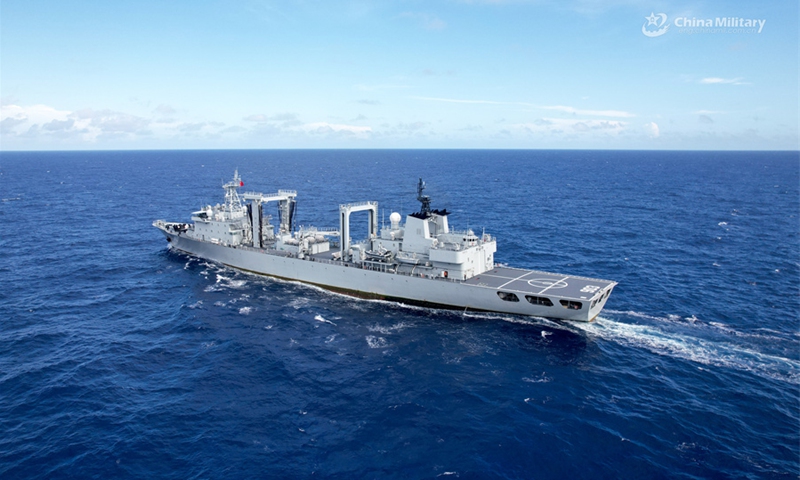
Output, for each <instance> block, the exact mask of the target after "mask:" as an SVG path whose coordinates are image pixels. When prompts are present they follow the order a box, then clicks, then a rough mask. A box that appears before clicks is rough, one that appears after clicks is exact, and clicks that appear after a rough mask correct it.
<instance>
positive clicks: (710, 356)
mask: <svg viewBox="0 0 800 480" xmlns="http://www.w3.org/2000/svg"><path fill="white" fill-rule="evenodd" d="M572 326H573V327H575V328H578V329H580V330H583V331H584V332H586V333H588V334H590V335H593V336H596V337H599V338H603V339H606V340H612V341H615V342H618V343H620V344H623V345H631V346H635V347H645V348H647V349H648V350H650V351H651V352H653V353H656V354H659V355H666V356H670V357H676V358H681V359H684V360H689V361H692V362H696V363H701V364H703V365H713V366H717V367H726V368H733V369H736V370H741V371H747V372H751V373H755V374H757V375H760V376H764V377H769V378H773V379H776V380H781V381H787V382H791V383H800V362H798V361H796V360H792V359H790V358H784V357H779V356H776V355H769V354H766V353H761V352H758V351H755V350H752V349H750V348H746V347H742V346H739V345H732V344H730V343H726V342H715V341H710V340H704V339H701V338H696V337H692V336H688V335H681V334H678V333H671V332H665V331H664V330H662V329H660V328H658V327H656V326H648V325H634V324H629V323H622V322H616V321H614V320H611V319H608V318H603V317H598V318H597V320H596V321H595V322H593V323H577V322H576V323H574V324H573V325H572Z"/></svg>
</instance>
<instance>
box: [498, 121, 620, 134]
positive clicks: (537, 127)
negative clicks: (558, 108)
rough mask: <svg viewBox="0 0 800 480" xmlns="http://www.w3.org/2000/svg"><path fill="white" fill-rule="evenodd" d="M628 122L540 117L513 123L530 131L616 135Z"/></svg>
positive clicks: (521, 128)
mask: <svg viewBox="0 0 800 480" xmlns="http://www.w3.org/2000/svg"><path fill="white" fill-rule="evenodd" d="M626 126H627V123H626V122H621V121H619V120H596V119H571V118H539V119H536V120H534V121H533V122H529V123H520V124H516V125H513V127H514V128H516V129H520V130H523V131H526V132H528V133H549V134H569V133H578V134H590V133H603V134H612V135H616V134H619V133H621V132H622V131H624V130H625V127H626Z"/></svg>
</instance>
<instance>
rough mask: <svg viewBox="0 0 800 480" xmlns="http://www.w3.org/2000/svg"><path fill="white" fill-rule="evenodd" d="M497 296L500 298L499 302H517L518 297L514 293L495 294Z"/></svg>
mask: <svg viewBox="0 0 800 480" xmlns="http://www.w3.org/2000/svg"><path fill="white" fill-rule="evenodd" d="M497 296H498V297H500V299H501V300H505V301H506V302H519V297H517V295H516V294H514V293H508V292H497Z"/></svg>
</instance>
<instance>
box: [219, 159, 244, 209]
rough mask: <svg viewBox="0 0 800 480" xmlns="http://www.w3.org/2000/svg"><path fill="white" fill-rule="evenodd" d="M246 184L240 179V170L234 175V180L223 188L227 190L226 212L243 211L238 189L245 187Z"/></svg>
mask: <svg viewBox="0 0 800 480" xmlns="http://www.w3.org/2000/svg"><path fill="white" fill-rule="evenodd" d="M243 186H244V182H243V181H242V178H241V177H239V169H236V171H235V172H234V174H233V180H231V181H230V182H228V183H226V184H225V185H223V186H222V188H224V189H225V211H226V212H228V213H233V212H239V211H241V210H242V201H241V200H240V199H239V194H238V193H237V192H236V189H237V188H239V187H243Z"/></svg>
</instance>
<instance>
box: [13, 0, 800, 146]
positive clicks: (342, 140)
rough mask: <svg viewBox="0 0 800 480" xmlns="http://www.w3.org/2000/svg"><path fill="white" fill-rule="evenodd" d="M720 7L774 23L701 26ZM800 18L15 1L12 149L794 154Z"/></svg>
mask: <svg viewBox="0 0 800 480" xmlns="http://www.w3.org/2000/svg"><path fill="white" fill-rule="evenodd" d="M661 13H663V14H664V15H666V21H662V20H661V17H659V14H661ZM651 14H654V16H653V17H651ZM646 17H650V18H651V20H650V21H648V20H647V19H646ZM653 18H658V20H657V21H656V22H655V23H653V21H652V19H653ZM717 18H721V19H722V18H736V19H739V18H741V19H745V20H754V21H757V22H758V21H761V22H763V23H762V25H763V26H762V27H760V30H761V31H760V32H759V31H758V30H759V27H756V28H725V27H719V28H694V29H692V28H685V25H687V23H688V22H693V21H696V20H703V21H705V20H706V19H708V20H711V21H712V22H716V19H717ZM798 20H799V13H798V2H797V1H795V0H790V1H775V2H721V1H686V2H681V1H657V0H654V1H639V0H628V1H614V0H610V1H599V0H574V1H569V0H568V1H546V0H538V1H536V0H532V1H524V0H507V1H503V0H495V1H480V0H472V1H466V0H465V1H457V0H450V1H411V0H407V1H395V2H382V1H373V2H369V1H311V0H307V1H268V0H244V1H241V2H232V1H221V0H220V1H213V0H211V1H205V2H201V1H181V0H174V1H169V2H165V1H163V0H161V1H152V2H151V1H147V0H139V1H124V0H120V1H110V2H109V1H69V0H61V1H36V0H26V1H20V0H3V2H2V4H0V99H1V100H2V110H1V114H0V149H3V150H54V149H162V148H163V149H172V148H191V149H194V148H587V149H595V148H597V149H723V150H728V149H755V150H771V149H778V150H784V149H791V150H796V149H798V101H799V100H798V77H799V76H800V74H799V72H798V28H799V27H798V24H799V23H800V22H799V21H798ZM756 24H757V23H756ZM664 26H666V27H667V30H666V31H665V32H664V33H663V34H662V35H658V36H648V35H645V34H644V33H643V31H646V32H650V34H651V35H653V34H652V32H655V31H657V30H658V29H659V28H660V27H664ZM681 26H684V28H679V27H681Z"/></svg>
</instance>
